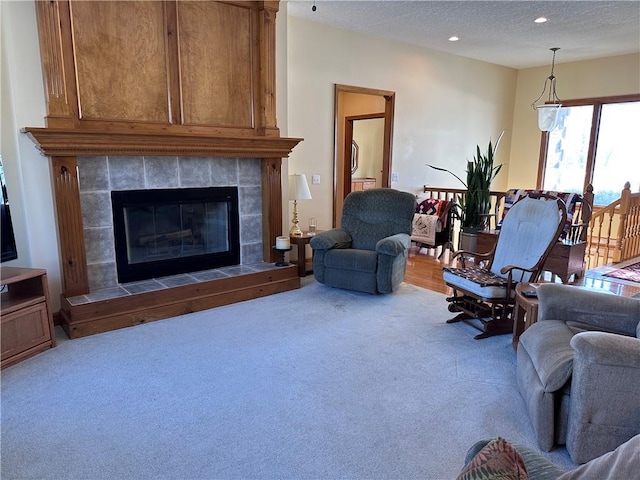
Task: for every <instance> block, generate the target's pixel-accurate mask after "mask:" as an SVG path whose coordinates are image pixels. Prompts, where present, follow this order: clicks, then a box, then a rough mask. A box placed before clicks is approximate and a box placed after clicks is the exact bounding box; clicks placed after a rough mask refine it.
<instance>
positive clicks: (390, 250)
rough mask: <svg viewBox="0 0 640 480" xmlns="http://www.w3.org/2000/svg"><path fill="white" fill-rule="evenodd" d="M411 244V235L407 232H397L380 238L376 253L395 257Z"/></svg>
mask: <svg viewBox="0 0 640 480" xmlns="http://www.w3.org/2000/svg"><path fill="white" fill-rule="evenodd" d="M410 245H411V237H410V236H409V235H407V234H406V233H396V234H395V235H391V236H390V237H386V238H383V239H382V240H378V243H376V253H381V254H382V255H391V256H392V257H395V256H397V255H399V254H401V253H402V252H404V251H405V250H406V249H407V248H409V246H410Z"/></svg>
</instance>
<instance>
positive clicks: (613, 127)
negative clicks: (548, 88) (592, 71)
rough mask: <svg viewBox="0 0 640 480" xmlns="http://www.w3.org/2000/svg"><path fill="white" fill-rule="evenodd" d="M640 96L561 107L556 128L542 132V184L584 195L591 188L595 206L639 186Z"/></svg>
mask: <svg viewBox="0 0 640 480" xmlns="http://www.w3.org/2000/svg"><path fill="white" fill-rule="evenodd" d="M638 125H640V95H629V96H624V97H610V98H606V99H589V100H572V101H566V102H563V106H562V108H561V109H560V114H559V119H558V127H557V128H556V129H555V130H553V131H551V132H549V133H543V138H542V149H541V152H540V172H541V173H540V178H541V181H540V184H541V187H542V188H543V189H545V190H553V191H561V192H576V193H582V192H583V191H584V189H585V188H586V186H587V185H588V184H589V183H590V184H592V185H593V193H594V204H595V205H608V204H609V203H611V202H612V201H614V200H615V199H617V198H619V197H620V192H621V191H622V188H623V186H624V184H625V183H626V182H630V183H631V186H632V188H638V185H640V134H638Z"/></svg>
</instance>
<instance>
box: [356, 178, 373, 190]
mask: <svg viewBox="0 0 640 480" xmlns="http://www.w3.org/2000/svg"><path fill="white" fill-rule="evenodd" d="M371 188H376V179H375V178H368V177H367V178H352V179H351V191H352V192H360V191H361V190H369V189H371Z"/></svg>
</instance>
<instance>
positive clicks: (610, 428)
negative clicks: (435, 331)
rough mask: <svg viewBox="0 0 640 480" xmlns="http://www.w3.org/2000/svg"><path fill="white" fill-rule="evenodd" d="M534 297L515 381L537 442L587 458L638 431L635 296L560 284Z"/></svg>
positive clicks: (639, 343)
mask: <svg viewBox="0 0 640 480" xmlns="http://www.w3.org/2000/svg"><path fill="white" fill-rule="evenodd" d="M538 298H539V300H540V305H539V310H538V321H537V323H534V324H533V325H531V327H529V328H528V329H527V330H526V331H525V332H524V333H523V334H522V335H521V336H520V341H519V343H518V350H517V367H516V368H517V372H516V374H517V382H518V388H519V390H520V393H521V394H522V398H523V399H524V401H525V404H526V406H527V411H528V414H529V418H530V420H531V423H532V426H533V429H534V431H535V435H536V440H537V443H538V446H539V447H540V449H542V450H545V451H549V450H551V449H552V448H553V446H554V444H558V445H562V444H566V447H567V450H568V452H569V454H570V455H571V458H572V459H573V461H574V462H576V463H584V462H587V461H589V460H591V459H592V458H595V457H597V456H599V455H601V454H603V453H605V452H608V451H611V450H614V449H615V448H616V447H617V446H618V445H621V444H622V443H624V442H625V441H627V440H629V439H630V438H631V437H633V436H634V435H637V434H640V300H638V299H633V298H625V297H620V296H617V295H612V294H607V293H603V292H597V291H594V290H588V289H585V288H581V287H575V286H569V285H557V284H543V285H540V287H538Z"/></svg>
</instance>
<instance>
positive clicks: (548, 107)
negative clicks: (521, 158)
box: [531, 47, 562, 132]
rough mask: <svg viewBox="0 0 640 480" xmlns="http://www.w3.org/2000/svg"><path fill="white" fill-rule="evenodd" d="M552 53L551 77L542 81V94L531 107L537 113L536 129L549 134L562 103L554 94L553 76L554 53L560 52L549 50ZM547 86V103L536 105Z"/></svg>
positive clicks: (556, 123)
mask: <svg viewBox="0 0 640 480" xmlns="http://www.w3.org/2000/svg"><path fill="white" fill-rule="evenodd" d="M549 50H551V51H552V52H553V59H552V61H551V75H549V76H548V77H547V78H546V79H545V81H544V87H543V88H542V93H541V94H540V96H539V97H538V98H536V99H535V100H534V101H533V103H532V104H531V107H533V109H534V110H536V111H537V112H538V128H539V129H540V130H542V131H543V132H550V131H551V130H553V129H554V128H556V126H557V125H558V114H559V113H560V108H561V107H562V101H561V100H560V99H559V98H558V95H557V94H556V77H555V75H554V74H553V69H554V67H555V61H556V52H557V51H558V50H560V48H558V47H554V48H550V49H549ZM547 85H548V87H549V93H548V97H547V101H546V102H545V103H541V104H539V105H536V102H538V101H539V100H541V99H542V98H543V97H544V96H545V93H546V91H547Z"/></svg>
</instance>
